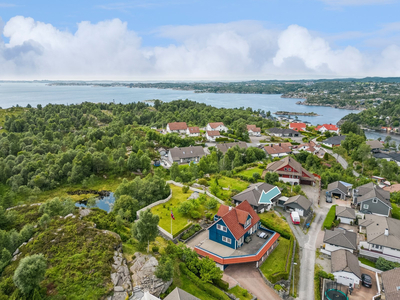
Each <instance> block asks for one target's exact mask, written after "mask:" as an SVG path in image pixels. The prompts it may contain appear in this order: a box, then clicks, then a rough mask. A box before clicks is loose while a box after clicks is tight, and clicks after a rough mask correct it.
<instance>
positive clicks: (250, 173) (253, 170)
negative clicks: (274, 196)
mask: <svg viewBox="0 0 400 300" xmlns="http://www.w3.org/2000/svg"><path fill="white" fill-rule="evenodd" d="M263 171H264V169H260V168H258V167H255V168H251V169H247V170H244V171H241V172H239V173H237V174H236V175H242V176H247V177H253V174H254V173H258V174H260V176H261V175H262V173H263Z"/></svg>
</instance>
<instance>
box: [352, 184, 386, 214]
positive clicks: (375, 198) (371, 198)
mask: <svg viewBox="0 0 400 300" xmlns="http://www.w3.org/2000/svg"><path fill="white" fill-rule="evenodd" d="M353 203H354V204H355V205H357V206H358V207H359V209H360V211H361V212H363V213H367V214H374V215H378V216H384V217H388V216H389V215H390V210H391V209H392V205H391V203H390V193H389V192H388V191H385V190H383V189H382V188H380V187H379V186H377V185H375V184H374V183H373V182H370V183H367V184H364V185H362V186H359V187H358V188H356V189H354V190H353Z"/></svg>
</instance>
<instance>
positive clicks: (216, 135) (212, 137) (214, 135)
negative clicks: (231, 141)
mask: <svg viewBox="0 0 400 300" xmlns="http://www.w3.org/2000/svg"><path fill="white" fill-rule="evenodd" d="M220 137H221V134H220V133H219V131H215V130H213V131H208V130H207V131H206V138H207V141H209V142H215V139H217V138H220Z"/></svg>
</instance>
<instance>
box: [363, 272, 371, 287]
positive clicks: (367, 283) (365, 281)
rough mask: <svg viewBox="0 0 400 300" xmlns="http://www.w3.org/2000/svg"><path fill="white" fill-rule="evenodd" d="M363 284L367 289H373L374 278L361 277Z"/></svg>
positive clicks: (365, 275) (364, 275)
mask: <svg viewBox="0 0 400 300" xmlns="http://www.w3.org/2000/svg"><path fill="white" fill-rule="evenodd" d="M361 284H362V285H363V286H365V287H367V288H370V287H372V278H371V276H369V275H368V274H362V275H361Z"/></svg>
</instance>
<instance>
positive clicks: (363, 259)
mask: <svg viewBox="0 0 400 300" xmlns="http://www.w3.org/2000/svg"><path fill="white" fill-rule="evenodd" d="M358 260H359V261H360V262H362V263H363V264H364V265H367V266H370V267H373V268H376V266H375V263H374V262H373V261H370V260H369V259H366V258H363V257H359V258H358Z"/></svg>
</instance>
